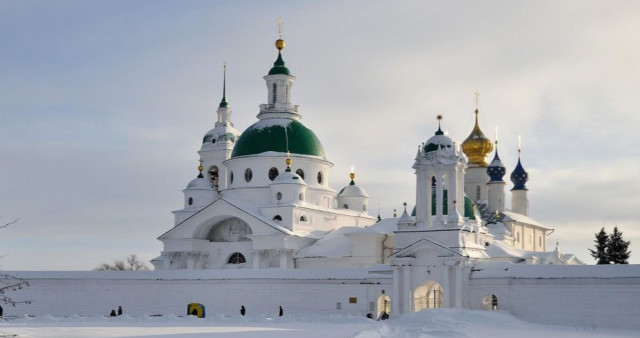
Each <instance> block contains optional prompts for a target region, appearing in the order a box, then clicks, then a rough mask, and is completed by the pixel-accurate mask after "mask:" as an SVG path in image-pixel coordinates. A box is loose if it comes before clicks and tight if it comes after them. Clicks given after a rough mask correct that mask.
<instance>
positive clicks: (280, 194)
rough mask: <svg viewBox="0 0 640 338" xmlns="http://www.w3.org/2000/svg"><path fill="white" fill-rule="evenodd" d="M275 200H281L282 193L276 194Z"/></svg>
mask: <svg viewBox="0 0 640 338" xmlns="http://www.w3.org/2000/svg"><path fill="white" fill-rule="evenodd" d="M276 199H277V200H278V201H279V200H281V199H282V193H281V192H278V193H277V194H276Z"/></svg>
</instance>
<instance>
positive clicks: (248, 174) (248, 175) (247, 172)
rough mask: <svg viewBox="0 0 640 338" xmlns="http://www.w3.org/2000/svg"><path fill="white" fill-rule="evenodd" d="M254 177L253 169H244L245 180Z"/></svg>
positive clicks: (249, 180) (248, 180)
mask: <svg viewBox="0 0 640 338" xmlns="http://www.w3.org/2000/svg"><path fill="white" fill-rule="evenodd" d="M252 178H253V172H252V171H251V169H249V168H247V170H245V171H244V180H245V181H247V182H251V179H252Z"/></svg>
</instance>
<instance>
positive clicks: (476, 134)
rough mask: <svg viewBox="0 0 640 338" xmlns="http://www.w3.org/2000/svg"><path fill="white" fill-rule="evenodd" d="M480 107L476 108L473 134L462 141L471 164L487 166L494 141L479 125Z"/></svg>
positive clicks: (463, 149) (463, 148)
mask: <svg viewBox="0 0 640 338" xmlns="http://www.w3.org/2000/svg"><path fill="white" fill-rule="evenodd" d="M478 113H479V111H478V109H476V111H475V114H476V125H475V126H474V127H473V130H472V131H471V134H470V135H469V137H467V139H466V140H464V142H462V151H463V152H464V153H465V154H466V155H467V157H468V158H469V164H470V165H472V166H480V167H485V168H486V167H487V166H488V165H489V164H488V163H487V155H489V153H491V151H493V143H492V142H491V140H489V139H488V138H487V137H486V136H484V133H483V132H482V130H480V126H479V125H478Z"/></svg>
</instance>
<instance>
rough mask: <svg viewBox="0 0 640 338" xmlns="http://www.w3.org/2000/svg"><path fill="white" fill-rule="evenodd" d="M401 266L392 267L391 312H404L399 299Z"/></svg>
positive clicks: (400, 292)
mask: <svg viewBox="0 0 640 338" xmlns="http://www.w3.org/2000/svg"><path fill="white" fill-rule="evenodd" d="M402 269H403V268H402V267H401V266H397V265H396V266H395V267H394V268H393V291H392V292H393V298H392V299H391V312H392V313H398V314H400V313H404V309H403V307H402V300H401V299H400V295H401V294H402V287H403V285H402V283H401V280H402V277H401V275H402Z"/></svg>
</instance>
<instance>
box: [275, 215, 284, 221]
mask: <svg viewBox="0 0 640 338" xmlns="http://www.w3.org/2000/svg"><path fill="white" fill-rule="evenodd" d="M273 220H274V221H278V222H282V217H281V216H280V215H275V216H273Z"/></svg>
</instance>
